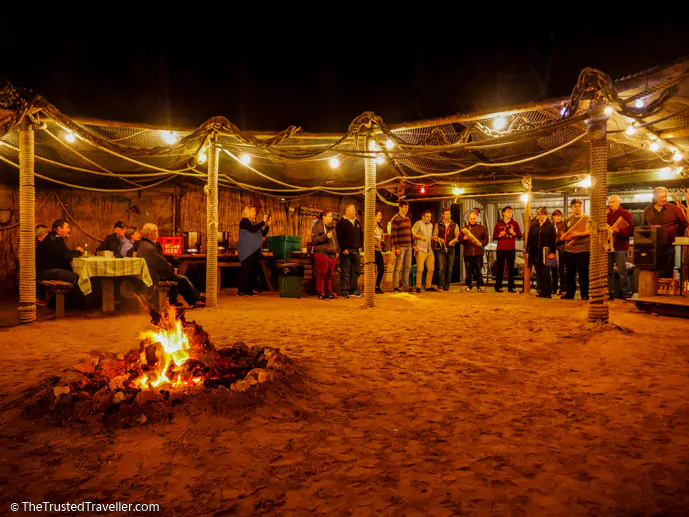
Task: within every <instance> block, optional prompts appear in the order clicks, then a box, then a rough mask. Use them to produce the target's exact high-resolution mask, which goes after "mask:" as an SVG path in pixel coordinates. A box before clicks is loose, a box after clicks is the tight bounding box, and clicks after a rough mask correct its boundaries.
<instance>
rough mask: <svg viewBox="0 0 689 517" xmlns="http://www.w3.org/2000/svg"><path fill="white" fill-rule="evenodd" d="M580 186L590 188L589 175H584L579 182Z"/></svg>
mask: <svg viewBox="0 0 689 517" xmlns="http://www.w3.org/2000/svg"><path fill="white" fill-rule="evenodd" d="M579 186H580V187H584V188H590V187H591V176H586V178H584V179H583V180H581V181H580V182H579Z"/></svg>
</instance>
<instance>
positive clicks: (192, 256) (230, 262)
mask: <svg viewBox="0 0 689 517" xmlns="http://www.w3.org/2000/svg"><path fill="white" fill-rule="evenodd" d="M165 258H167V259H168V260H170V261H174V262H176V263H178V264H179V274H180V275H185V276H186V273H187V269H188V268H189V265H190V264H205V263H206V254H205V253H182V254H180V255H165ZM272 258H273V257H266V256H263V255H261V270H262V271H263V275H264V276H265V277H266V283H267V284H268V288H269V289H270V290H271V291H275V287H274V286H273V283H272V282H271V279H270V269H269V268H268V261H269V260H271V259H272ZM225 267H242V264H241V262H239V257H238V256H237V255H218V292H220V283H221V280H222V268H225Z"/></svg>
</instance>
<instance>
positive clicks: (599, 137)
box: [588, 120, 609, 323]
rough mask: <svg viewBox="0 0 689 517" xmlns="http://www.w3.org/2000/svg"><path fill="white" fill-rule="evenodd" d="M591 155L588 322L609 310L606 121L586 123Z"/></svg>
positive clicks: (605, 319)
mask: <svg viewBox="0 0 689 517" xmlns="http://www.w3.org/2000/svg"><path fill="white" fill-rule="evenodd" d="M589 142H590V153H591V154H590V155H591V184H592V188H591V226H592V228H591V248H590V249H591V263H590V265H589V311H588V321H589V322H590V323H595V322H603V323H607V322H608V320H609V311H608V248H607V243H608V220H607V207H606V200H607V197H608V188H607V172H608V143H607V139H606V137H605V121H602V120H593V121H592V122H591V123H590V124H589Z"/></svg>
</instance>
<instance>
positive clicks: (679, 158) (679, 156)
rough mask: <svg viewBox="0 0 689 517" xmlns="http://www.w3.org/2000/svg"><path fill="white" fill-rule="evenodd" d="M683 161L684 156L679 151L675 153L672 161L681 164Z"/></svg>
mask: <svg viewBox="0 0 689 517" xmlns="http://www.w3.org/2000/svg"><path fill="white" fill-rule="evenodd" d="M683 159H684V155H683V154H682V153H680V152H679V151H675V154H673V155H672V160H673V161H675V162H681V161H682V160H683Z"/></svg>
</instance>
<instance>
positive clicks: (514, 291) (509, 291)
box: [507, 287, 517, 293]
mask: <svg viewBox="0 0 689 517" xmlns="http://www.w3.org/2000/svg"><path fill="white" fill-rule="evenodd" d="M507 292H508V293H516V292H517V290H516V289H515V288H514V287H513V288H512V289H508V290H507Z"/></svg>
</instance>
